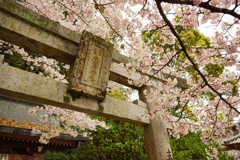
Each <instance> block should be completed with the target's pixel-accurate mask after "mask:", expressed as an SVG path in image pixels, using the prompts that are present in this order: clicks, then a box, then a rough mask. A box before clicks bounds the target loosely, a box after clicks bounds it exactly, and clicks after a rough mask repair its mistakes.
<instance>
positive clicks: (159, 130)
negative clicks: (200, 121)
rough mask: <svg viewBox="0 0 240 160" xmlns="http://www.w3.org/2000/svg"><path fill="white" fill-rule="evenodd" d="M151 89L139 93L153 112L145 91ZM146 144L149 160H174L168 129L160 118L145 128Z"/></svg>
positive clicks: (154, 119) (143, 88) (142, 89)
mask: <svg viewBox="0 0 240 160" xmlns="http://www.w3.org/2000/svg"><path fill="white" fill-rule="evenodd" d="M145 89H149V87H146V86H145V87H142V88H141V90H140V91H139V96H140V100H142V101H143V102H145V103H146V104H147V106H148V108H149V110H151V104H150V103H148V102H147V99H146V96H145V95H144V93H143V91H144V90H145ZM143 131H144V144H145V151H146V154H147V160H172V151H171V146H170V142H169V139H168V133H167V128H166V127H165V124H164V122H163V121H162V119H161V117H160V116H155V117H154V118H153V119H151V121H150V124H149V125H145V126H144V127H143Z"/></svg>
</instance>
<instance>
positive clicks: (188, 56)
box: [155, 0, 240, 114]
mask: <svg viewBox="0 0 240 160" xmlns="http://www.w3.org/2000/svg"><path fill="white" fill-rule="evenodd" d="M155 1H156V4H157V7H158V10H159V13H160V15H161V16H162V18H163V19H164V21H165V22H166V23H167V25H168V26H169V28H170V30H171V31H172V33H173V34H174V36H175V37H176V38H177V40H178V41H179V44H180V46H181V48H182V51H183V52H184V54H185V56H186V57H187V59H188V60H189V61H190V63H191V64H192V66H193V67H194V69H195V71H197V73H198V74H199V75H200V76H201V78H202V80H203V81H204V82H205V84H206V85H207V86H208V87H209V88H210V89H211V90H212V91H213V92H214V93H216V94H217V95H218V96H219V98H220V99H221V100H222V101H223V102H225V103H226V104H227V105H228V106H229V107H230V108H232V109H233V110H235V111H236V112H237V113H239V114H240V112H239V111H238V110H237V109H236V108H235V107H233V106H232V105H231V104H230V103H229V102H228V101H227V100H226V99H225V98H223V97H222V95H221V94H220V93H219V92H218V91H216V90H215V89H214V88H213V87H212V86H211V85H210V84H209V82H208V80H207V79H206V77H205V76H204V75H203V73H202V72H201V71H200V70H199V69H198V67H197V65H196V64H195V62H194V61H193V59H192V58H191V57H190V55H189V54H188V52H187V49H186V47H185V45H184V43H183V41H182V39H181V37H180V36H179V35H178V33H177V32H176V30H175V29H174V27H173V25H172V23H171V22H170V21H169V20H168V18H167V17H166V15H165V14H164V12H163V8H162V6H161V2H163V1H164V0H162V1H160V0H155ZM174 1H175V0H174Z"/></svg>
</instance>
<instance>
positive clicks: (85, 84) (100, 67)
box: [69, 31, 113, 100]
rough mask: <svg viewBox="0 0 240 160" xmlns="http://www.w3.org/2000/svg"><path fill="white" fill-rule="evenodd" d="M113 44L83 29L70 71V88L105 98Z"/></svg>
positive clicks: (84, 93)
mask: <svg viewBox="0 0 240 160" xmlns="http://www.w3.org/2000/svg"><path fill="white" fill-rule="evenodd" d="M112 50H113V44H111V43H109V42H106V41H105V40H103V39H101V38H99V37H97V36H94V35H93V34H91V33H89V32H87V31H83V34H82V37H81V41H80V44H79V49H78V53H77V56H76V58H75V61H74V64H73V66H72V70H71V72H70V76H69V77H70V80H69V90H70V91H73V92H76V93H80V94H82V95H86V96H90V97H94V98H97V99H100V100H103V99H104V97H105V94H106V87H107V84H108V79H109V74H110V65H111V62H112V54H111V53H112Z"/></svg>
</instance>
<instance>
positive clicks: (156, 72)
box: [147, 50, 182, 82]
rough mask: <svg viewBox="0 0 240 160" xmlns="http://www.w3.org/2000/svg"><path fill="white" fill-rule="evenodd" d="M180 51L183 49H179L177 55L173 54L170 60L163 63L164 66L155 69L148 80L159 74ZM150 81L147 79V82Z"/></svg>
mask: <svg viewBox="0 0 240 160" xmlns="http://www.w3.org/2000/svg"><path fill="white" fill-rule="evenodd" d="M180 52H182V50H180V51H178V52H177V53H176V54H175V55H173V56H172V58H170V59H169V60H168V62H167V63H165V64H164V65H163V67H161V68H160V69H158V70H157V71H155V72H154V73H153V74H152V75H151V77H149V79H148V81H150V80H151V79H152V78H153V77H154V76H155V75H156V74H158V73H159V72H160V71H161V70H162V69H163V68H165V67H166V66H167V65H168V64H169V63H170V62H171V61H172V60H173V58H174V57H176V56H177V55H178V54H179V53H180ZM148 81H147V82H148Z"/></svg>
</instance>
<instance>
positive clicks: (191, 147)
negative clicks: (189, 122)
mask: <svg viewBox="0 0 240 160" xmlns="http://www.w3.org/2000/svg"><path fill="white" fill-rule="evenodd" d="M200 137H201V133H200V132H198V133H194V132H189V134H187V135H181V137H180V138H179V139H176V138H173V137H170V144H171V147H172V152H173V159H174V160H206V159H207V158H206V157H207V154H206V152H205V149H206V148H209V147H210V146H209V145H206V144H204V143H203V142H202V141H201V138H200ZM211 146H213V147H216V148H218V152H219V154H218V158H219V159H220V160H234V159H233V158H232V157H229V156H227V155H226V153H224V152H223V151H221V149H220V147H219V146H218V144H217V143H214V144H211Z"/></svg>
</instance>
